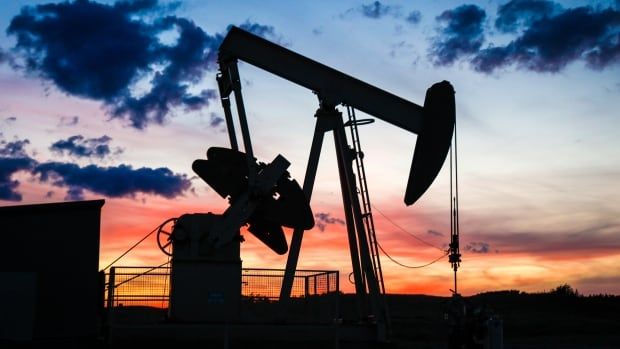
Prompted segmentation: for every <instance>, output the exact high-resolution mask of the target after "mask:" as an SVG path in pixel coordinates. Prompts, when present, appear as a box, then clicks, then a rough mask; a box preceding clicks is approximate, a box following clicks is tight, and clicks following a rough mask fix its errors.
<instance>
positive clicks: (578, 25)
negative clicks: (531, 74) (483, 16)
mask: <svg viewBox="0 0 620 349" xmlns="http://www.w3.org/2000/svg"><path fill="white" fill-rule="evenodd" d="M527 3H528V4H529V2H527ZM551 5H552V4H551ZM551 5H546V6H551ZM549 11H550V10H549ZM554 11H555V12H557V10H555V7H554ZM555 12H554V13H555ZM508 13H510V16H508V15H504V16H503V17H502V16H500V17H499V18H498V19H500V18H504V20H503V22H501V24H500V27H501V28H503V27H506V28H512V27H513V26H514V25H516V24H517V23H521V24H523V25H525V26H526V28H525V29H524V30H523V33H522V34H521V35H520V36H518V37H517V38H516V39H515V40H513V41H511V42H510V43H509V44H508V45H506V46H498V47H489V48H486V49H483V50H481V51H480V52H478V53H477V54H476V56H475V57H474V58H473V59H472V61H471V62H472V64H473V67H474V69H476V70H477V71H479V72H484V73H492V72H493V71H495V70H496V69H498V68H501V67H505V66H510V65H516V66H517V67H518V68H521V69H525V70H530V71H535V72H558V71H560V70H562V69H563V68H564V67H565V66H566V65H567V64H569V63H571V62H573V61H577V60H583V61H585V63H586V66H587V67H589V68H591V69H595V70H601V69H604V68H606V67H608V66H610V65H612V64H616V63H618V62H620V12H619V11H617V10H614V9H611V8H607V9H595V8H592V7H590V6H584V7H578V8H572V9H566V10H563V11H560V12H558V13H557V14H553V15H546V16H542V17H532V14H531V13H530V12H529V10H528V11H525V10H523V9H521V10H519V11H513V12H508ZM506 17H507V18H509V19H505V18H506ZM502 26H503V27H502Z"/></svg>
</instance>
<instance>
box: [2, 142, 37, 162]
mask: <svg viewBox="0 0 620 349" xmlns="http://www.w3.org/2000/svg"><path fill="white" fill-rule="evenodd" d="M28 144H30V141H29V140H27V139H23V140H16V141H13V142H6V141H0V156H2V157H9V158H27V157H29V156H28V155H27V154H26V146H27V145H28Z"/></svg>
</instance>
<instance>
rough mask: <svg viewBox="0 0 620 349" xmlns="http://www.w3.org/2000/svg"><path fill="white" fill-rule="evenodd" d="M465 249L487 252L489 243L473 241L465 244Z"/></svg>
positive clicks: (473, 251)
mask: <svg viewBox="0 0 620 349" xmlns="http://www.w3.org/2000/svg"><path fill="white" fill-rule="evenodd" d="M465 251H469V252H472V253H489V251H490V245H489V244H488V243H486V242H481V241H474V242H470V243H468V244H467V245H465Z"/></svg>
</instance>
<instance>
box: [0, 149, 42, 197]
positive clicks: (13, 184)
mask: <svg viewBox="0 0 620 349" xmlns="http://www.w3.org/2000/svg"><path fill="white" fill-rule="evenodd" d="M29 143H30V142H29V141H28V140H27V139H24V140H17V141H14V142H5V141H2V142H0V200H7V201H21V200H22V195H21V194H20V193H19V192H18V191H17V190H16V189H17V187H18V186H19V181H18V180H14V179H12V176H13V174H15V173H17V172H19V171H30V170H31V169H32V168H33V166H34V165H35V164H36V161H34V160H33V159H32V158H30V156H28V155H27V154H26V151H25V149H24V148H25V146H26V145H27V144H29Z"/></svg>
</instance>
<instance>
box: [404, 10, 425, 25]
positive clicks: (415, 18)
mask: <svg viewBox="0 0 620 349" xmlns="http://www.w3.org/2000/svg"><path fill="white" fill-rule="evenodd" d="M405 20H406V21H407V22H409V23H411V24H418V23H420V21H421V20H422V13H420V11H411V12H409V14H408V15H407V18H405Z"/></svg>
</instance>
